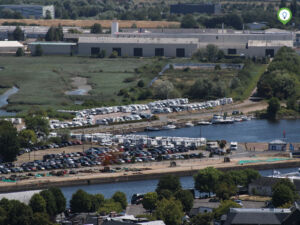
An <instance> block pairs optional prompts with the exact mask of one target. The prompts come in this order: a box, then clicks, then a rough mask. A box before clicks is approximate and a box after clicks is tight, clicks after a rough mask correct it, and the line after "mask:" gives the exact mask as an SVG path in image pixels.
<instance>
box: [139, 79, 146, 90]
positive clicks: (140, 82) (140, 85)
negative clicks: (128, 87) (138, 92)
mask: <svg viewBox="0 0 300 225" xmlns="http://www.w3.org/2000/svg"><path fill="white" fill-rule="evenodd" d="M137 86H138V87H141V88H142V87H144V86H145V83H144V81H143V80H139V82H138V83H137Z"/></svg>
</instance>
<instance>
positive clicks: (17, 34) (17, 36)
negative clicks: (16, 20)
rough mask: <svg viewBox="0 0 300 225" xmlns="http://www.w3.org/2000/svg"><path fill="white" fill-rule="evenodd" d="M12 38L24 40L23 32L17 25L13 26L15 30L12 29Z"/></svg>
mask: <svg viewBox="0 0 300 225" xmlns="http://www.w3.org/2000/svg"><path fill="white" fill-rule="evenodd" d="M13 38H14V40H16V41H23V40H24V33H23V31H22V29H21V28H20V27H19V26H17V27H16V28H15V30H14V31H13Z"/></svg>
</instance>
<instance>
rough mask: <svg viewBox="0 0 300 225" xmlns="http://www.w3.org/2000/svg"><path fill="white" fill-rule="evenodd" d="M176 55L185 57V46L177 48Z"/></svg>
mask: <svg viewBox="0 0 300 225" xmlns="http://www.w3.org/2000/svg"><path fill="white" fill-rule="evenodd" d="M176 57H185V50H184V48H176Z"/></svg>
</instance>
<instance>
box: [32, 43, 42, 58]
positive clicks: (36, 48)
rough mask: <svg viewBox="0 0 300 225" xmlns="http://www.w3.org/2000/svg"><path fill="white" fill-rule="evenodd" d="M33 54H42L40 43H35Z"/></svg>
mask: <svg viewBox="0 0 300 225" xmlns="http://www.w3.org/2000/svg"><path fill="white" fill-rule="evenodd" d="M34 55H35V56H42V55H43V49H42V46H41V45H37V46H36V47H35V52H34Z"/></svg>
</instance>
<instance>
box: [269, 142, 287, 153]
mask: <svg viewBox="0 0 300 225" xmlns="http://www.w3.org/2000/svg"><path fill="white" fill-rule="evenodd" d="M286 146H287V143H286V142H285V141H282V140H274V141H271V142H269V147H268V150H271V151H286Z"/></svg>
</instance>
